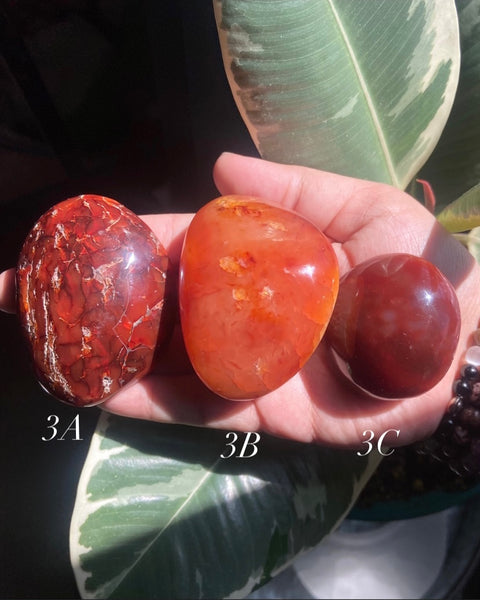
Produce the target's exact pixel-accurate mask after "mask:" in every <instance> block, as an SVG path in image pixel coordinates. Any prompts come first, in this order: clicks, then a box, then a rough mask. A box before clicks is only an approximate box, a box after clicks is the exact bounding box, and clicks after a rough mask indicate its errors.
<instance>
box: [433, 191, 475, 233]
mask: <svg viewBox="0 0 480 600" xmlns="http://www.w3.org/2000/svg"><path fill="white" fill-rule="evenodd" d="M437 219H438V220H439V221H440V223H441V224H442V225H443V226H444V227H445V228H446V229H448V231H451V232H452V233H456V232H459V231H468V230H470V229H473V228H474V227H478V226H480V183H477V185H475V186H474V187H473V188H471V189H469V190H468V191H467V192H465V194H462V195H461V196H460V198H457V199H456V200H454V201H453V202H452V203H451V204H449V205H448V206H446V207H445V208H444V209H443V210H442V212H441V213H439V214H438V216H437Z"/></svg>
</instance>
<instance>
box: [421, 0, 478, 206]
mask: <svg viewBox="0 0 480 600" xmlns="http://www.w3.org/2000/svg"><path fill="white" fill-rule="evenodd" d="M457 10H458V23H459V27H460V44H461V56H462V59H461V66H460V80H459V83H458V89H457V94H456V96H455V102H454V104H453V107H452V111H451V114H450V117H449V119H448V122H447V125H446V127H445V130H444V132H443V133H442V136H441V138H440V140H439V143H438V144H437V147H436V148H435V150H434V152H433V154H432V156H431V157H430V158H429V160H428V162H427V164H426V165H425V167H424V169H422V172H421V177H422V179H426V180H427V181H429V182H430V184H431V185H432V187H433V189H434V191H435V196H436V200H437V207H438V209H442V208H444V207H445V206H446V205H448V204H449V203H450V202H452V201H454V200H455V199H457V198H459V197H460V196H461V195H463V194H465V192H467V190H469V189H470V188H472V187H473V186H475V185H476V184H477V183H478V182H479V181H480V110H479V106H480V0H458V1H457Z"/></svg>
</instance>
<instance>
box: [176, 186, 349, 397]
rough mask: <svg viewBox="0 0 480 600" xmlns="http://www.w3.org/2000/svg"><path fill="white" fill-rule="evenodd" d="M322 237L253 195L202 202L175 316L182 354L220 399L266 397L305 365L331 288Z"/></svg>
mask: <svg viewBox="0 0 480 600" xmlns="http://www.w3.org/2000/svg"><path fill="white" fill-rule="evenodd" d="M338 279H339V276H338V265H337V259H336V256H335V253H334V250H333V248H332V245H331V244H330V242H329V241H328V239H327V238H326V237H325V236H324V234H323V233H322V232H320V231H319V230H318V229H317V228H316V227H315V226H314V225H312V224H311V223H310V222H308V221H306V220H305V219H304V218H302V217H301V216H299V215H298V214H295V213H293V212H291V211H287V210H284V209H281V208H279V207H275V206H269V205H268V204H265V203H263V202H261V201H259V200H258V199H256V198H250V197H245V196H225V197H222V198H218V199H216V200H213V201H212V202H210V203H208V204H207V205H205V206H204V207H203V208H202V209H201V210H200V211H199V212H198V213H197V214H196V215H195V217H194V219H193V221H192V222H191V225H190V227H189V229H188V232H187V235H186V238H185V242H184V247H183V251H182V256H181V263H180V289H179V298H180V314H181V322H182V330H183V336H184V340H185V345H186V349H187V352H188V354H189V357H190V360H191V362H192V364H193V367H194V368H195V370H196V372H197V374H198V375H199V377H200V378H201V379H202V380H203V382H204V383H205V384H206V385H207V386H208V387H209V388H210V389H212V390H213V391H214V392H216V393H217V394H219V395H220V396H223V397H225V398H229V399H249V398H255V397H258V396H261V395H263V394H266V393H268V392H270V391H272V390H274V389H276V388H278V387H279V386H280V385H282V384H283V383H284V382H286V381H287V380H288V379H289V378H291V377H292V376H293V375H295V373H297V372H298V370H299V369H301V367H302V366H303V365H304V364H305V362H306V361H307V360H308V358H309V357H310V356H311V355H312V353H313V352H314V351H315V349H316V347H317V345H318V343H319V342H320V339H321V338H322V336H323V334H324V332H325V329H326V326H327V323H328V321H329V319H330V315H331V313H332V309H333V305H334V302H335V298H336V295H337V290H338Z"/></svg>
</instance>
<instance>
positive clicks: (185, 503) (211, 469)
mask: <svg viewBox="0 0 480 600" xmlns="http://www.w3.org/2000/svg"><path fill="white" fill-rule="evenodd" d="M218 463H219V459H217V460H216V461H215V462H214V463H213V464H212V465H211V466H210V467H209V469H208V470H207V471H206V472H205V473H204V475H203V476H202V477H201V478H200V480H199V482H198V483H197V485H196V486H195V487H194V488H193V490H192V491H191V492H190V494H188V496H187V498H186V499H185V500H184V501H183V502H182V504H181V505H180V506H179V507H178V508H177V510H176V511H175V512H174V513H173V515H172V516H171V517H170V519H169V520H168V522H167V523H166V524H165V525H164V526H163V527H162V529H161V530H160V531H159V532H158V533H157V534H156V535H155V536H154V537H153V538H152V540H151V541H150V542H149V543H148V544H147V545H146V546H145V548H144V549H143V550H142V552H140V554H139V555H138V557H137V558H136V559H135V561H134V562H133V563H132V564H131V565H130V567H127V568H126V569H125V574H124V575H123V577H121V578H119V579H118V582H117V585H116V587H115V589H117V588H118V587H119V585H120V584H121V583H122V582H123V581H124V579H125V578H126V577H127V575H128V574H129V573H131V571H132V570H133V569H135V567H136V565H137V564H138V563H139V562H140V561H141V560H142V559H143V557H144V556H145V554H146V553H147V552H148V551H149V550H150V548H151V547H152V546H153V545H154V544H155V543H156V542H157V541H158V540H159V538H160V537H161V536H162V535H163V533H164V532H165V531H166V530H167V529H168V528H169V527H170V525H171V524H172V523H173V522H174V521H175V519H176V518H177V516H178V515H179V514H180V513H181V512H182V511H183V510H184V509H185V507H186V506H188V504H189V503H190V501H191V500H192V498H194V497H195V495H196V493H197V492H198V490H199V489H200V488H201V487H202V486H203V484H204V483H205V482H206V481H207V480H208V479H209V478H210V477H211V476H212V475H213V472H214V470H215V467H216V466H217V464H218ZM107 586H108V582H107V583H106V584H104V585H103V586H102V588H101V589H102V590H103V589H105V587H107ZM98 591H101V590H98Z"/></svg>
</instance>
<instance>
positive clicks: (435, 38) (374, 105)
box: [214, 0, 460, 188]
mask: <svg viewBox="0 0 480 600" xmlns="http://www.w3.org/2000/svg"><path fill="white" fill-rule="evenodd" d="M214 6H215V13H216V19H217V28H218V32H219V38H220V44H221V48H222V54H223V60H224V65H225V69H226V72H227V76H228V79H229V82H230V86H231V89H232V92H233V95H234V98H235V101H236V103H237V106H238V108H239V110H240V113H241V115H242V117H243V119H244V121H245V123H246V125H247V127H248V129H249V131H250V134H251V136H252V138H253V140H254V142H255V144H256V146H257V148H258V150H259V152H260V154H261V155H262V156H263V157H264V158H267V159H270V160H274V161H277V162H283V163H295V164H301V165H306V166H312V167H317V168H320V169H324V170H328V171H334V172H338V173H343V174H346V175H351V176H356V177H361V178H365V179H371V180H375V181H383V182H386V183H391V184H393V185H395V186H397V187H399V188H405V187H406V186H407V184H408V183H409V181H410V180H411V178H412V177H413V176H414V175H415V174H416V173H417V172H418V170H419V169H420V167H421V166H422V165H423V164H424V162H425V161H426V159H427V158H428V156H429V155H430V154H431V152H432V150H433V148H434V147H435V145H436V143H437V141H438V138H439V136H440V134H441V132H442V129H443V127H444V125H445V122H446V120H447V118H448V115H449V112H450V109H451V106H452V102H453V99H454V96H455V90H456V86H457V82H458V72H459V64H460V56H459V35H458V24H457V14H456V9H455V4H454V2H453V0H395V1H394V2H392V0H362V1H359V0H214Z"/></svg>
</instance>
